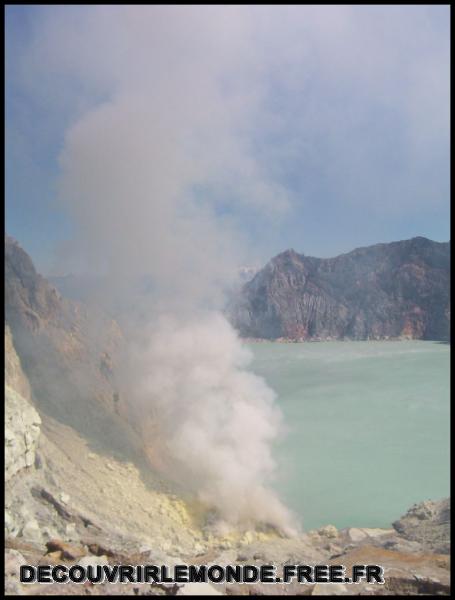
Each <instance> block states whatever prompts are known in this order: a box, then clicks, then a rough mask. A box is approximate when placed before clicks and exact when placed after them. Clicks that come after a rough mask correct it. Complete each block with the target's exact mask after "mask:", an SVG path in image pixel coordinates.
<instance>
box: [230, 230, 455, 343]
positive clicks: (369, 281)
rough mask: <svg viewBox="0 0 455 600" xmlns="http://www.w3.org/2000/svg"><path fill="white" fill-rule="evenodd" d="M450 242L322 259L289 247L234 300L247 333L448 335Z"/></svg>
mask: <svg viewBox="0 0 455 600" xmlns="http://www.w3.org/2000/svg"><path fill="white" fill-rule="evenodd" d="M449 293H450V243H449V242H447V243H438V242H432V241H431V240H428V239H426V238H421V237H419V238H413V239H411V240H405V241H402V242H393V243H391V244H377V245H375V246H370V247H367V248H358V249H357V250H353V251H352V252H350V253H348V254H343V255H341V256H338V257H336V258H330V259H319V258H313V257H307V256H304V255H300V254H297V253H296V252H294V251H293V250H288V251H286V252H283V253H282V254H279V255H278V256H276V257H275V258H274V259H272V260H271V261H270V262H269V263H268V264H267V265H266V266H265V267H264V269H262V270H261V271H259V272H258V273H257V274H256V276H255V277H254V278H253V279H252V280H251V281H249V282H248V283H246V284H245V285H244V286H243V289H242V292H241V295H240V297H239V298H237V299H236V300H235V301H233V302H232V303H231V305H230V306H229V309H228V312H229V314H230V317H231V320H232V322H233V324H234V326H235V327H236V328H237V329H238V330H239V331H240V333H241V334H242V335H243V336H245V337H252V338H265V339H278V338H288V339H294V340H309V339H358V340H362V339H388V338H397V337H405V338H412V339H434V340H448V339H449V326H450V308H449V306H450V297H449Z"/></svg>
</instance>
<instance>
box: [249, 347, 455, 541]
mask: <svg viewBox="0 0 455 600" xmlns="http://www.w3.org/2000/svg"><path fill="white" fill-rule="evenodd" d="M249 347H250V349H251V350H252V351H253V354H254V361H253V364H252V370H253V371H254V372H255V373H257V374H258V375H261V376H263V377H264V378H265V380H266V381H267V383H268V384H269V385H270V386H271V387H272V388H273V389H274V390H275V392H276V393H277V396H278V403H279V405H280V406H281V408H282V411H283V413H284V416H285V422H286V427H287V429H288V431H287V435H286V436H285V438H284V439H283V440H281V441H280V442H279V443H277V445H276V450H275V455H276V456H277V458H278V460H279V463H280V475H279V480H278V481H277V482H276V483H275V486H276V488H277V489H278V490H279V491H280V494H281V496H282V498H283V499H284V500H285V501H286V502H287V504H288V506H290V507H291V508H292V509H294V511H295V512H296V513H297V514H298V515H299V517H300V518H301V519H302V521H303V527H304V529H305V530H309V529H313V528H317V527H320V526H322V525H327V524H329V523H332V524H333V525H335V526H336V527H338V528H343V527H348V526H351V527H352V526H354V527H388V526H390V524H391V522H392V521H394V520H395V519H397V518H399V517H400V516H401V515H402V514H403V513H404V512H405V511H406V510H407V509H408V508H409V507H410V506H411V505H412V504H413V503H414V502H421V501H423V500H426V499H439V498H443V497H447V496H448V495H449V355H450V346H449V345H448V344H443V343H437V342H422V341H396V342H392V341H388V342H315V343H302V344H279V343H267V342H266V343H252V344H249Z"/></svg>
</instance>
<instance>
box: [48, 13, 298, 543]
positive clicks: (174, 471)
mask: <svg viewBox="0 0 455 600" xmlns="http://www.w3.org/2000/svg"><path fill="white" fill-rule="evenodd" d="M185 10H186V9H181V12H179V13H175V11H173V9H169V11H166V10H164V12H163V10H161V9H156V10H154V11H153V10H152V11H150V10H147V9H145V10H144V11H143V12H141V11H142V9H139V8H137V7H135V8H134V10H133V9H131V10H129V9H124V10H122V11H120V12H116V11H113V13H106V14H105V15H104V16H106V18H108V19H109V18H110V16H109V15H112V14H114V15H115V14H116V15H117V16H123V17H124V18H127V23H128V26H127V27H126V30H124V29H122V27H121V26H120V24H119V22H118V21H117V20H116V19H114V21H113V22H112V23H111V25H112V29H111V32H110V33H109V35H114V34H113V33H112V31H113V32H116V31H117V32H118V31H119V30H120V31H122V35H125V31H129V35H128V36H127V37H128V41H129V42H130V44H131V46H130V45H129V44H128V43H127V44H125V46H124V47H123V50H124V51H125V52H126V55H127V57H129V60H130V62H128V61H127V63H126V64H125V63H124V57H123V55H122V57H121V58H119V55H118V54H116V57H117V59H116V60H117V62H115V61H114V64H113V65H112V64H110V65H109V67H110V69H111V74H112V73H113V74H114V75H115V77H114V79H115V85H113V87H112V89H111V90H110V94H109V95H108V97H107V98H105V99H104V100H103V101H102V102H100V103H99V104H98V105H97V106H95V107H91V108H90V109H88V110H85V111H83V113H82V114H81V115H80V116H79V118H78V119H77V120H76V121H75V122H74V123H73V124H72V125H71V127H69V129H68V131H67V134H66V138H65V144H64V148H63V151H62V153H61V161H60V163H61V178H60V187H59V194H60V200H61V203H62V205H63V206H64V207H65V209H66V210H67V211H68V213H69V214H70V215H71V217H72V220H73V223H74V226H75V233H74V240H73V242H74V243H73V246H72V247H71V252H72V254H73V255H77V256H78V257H79V259H80V260H81V261H82V264H85V265H86V266H90V268H91V270H92V271H95V272H96V273H98V274H100V276H101V277H102V281H103V288H102V290H101V295H102V296H103V297H104V300H106V299H107V298H109V299H115V300H116V301H119V299H120V305H121V306H122V307H123V311H125V307H128V309H127V311H126V312H127V315H126V316H127V319H125V320H124V322H126V323H127V324H128V335H129V340H130V342H129V344H130V345H129V348H128V352H129V361H128V364H129V365H130V366H131V370H130V372H129V374H128V375H127V377H126V380H127V389H128V402H129V404H130V406H131V412H132V414H133V415H140V417H139V418H138V421H140V423H141V428H142V435H143V438H144V443H145V445H146V447H147V448H148V449H149V454H150V457H151V460H152V462H154V463H155V466H158V467H160V468H162V469H163V470H165V471H166V473H168V474H171V475H172V476H173V477H174V478H175V479H178V480H179V481H181V482H183V483H184V484H185V485H186V486H187V487H188V488H189V489H191V490H192V491H193V492H194V493H195V494H196V495H197V497H198V498H199V499H200V500H201V501H202V502H203V503H204V504H205V505H206V506H208V507H210V508H213V509H215V510H216V512H217V515H218V517H219V522H220V523H223V522H224V523H226V524H227V526H232V525H235V526H240V525H242V526H252V525H254V524H255V523H268V524H271V525H273V526H275V527H278V528H280V529H281V530H282V531H284V532H287V533H289V532H290V531H291V527H290V523H291V517H290V514H289V512H288V510H287V509H286V508H285V507H284V506H283V504H282V503H281V502H280V500H279V499H278V497H277V495H276V494H275V493H274V492H273V491H272V489H271V487H270V486H271V482H272V479H273V476H274V474H275V470H276V464H275V461H274V459H273V456H272V451H271V447H272V443H273V442H274V440H275V439H276V438H277V436H278V435H279V433H280V429H281V423H282V419H281V414H280V411H279V410H278V408H277V406H276V403H275V395H274V393H273V391H272V390H271V389H270V388H269V387H268V386H267V385H266V383H265V382H264V381H263V380H262V379H261V378H259V377H257V376H255V375H253V374H252V373H251V372H249V371H248V364H249V361H250V359H251V357H250V355H249V352H248V351H247V350H246V349H245V347H244V345H243V344H242V342H241V341H240V340H239V339H238V337H237V334H236V332H235V331H234V330H233V329H232V327H231V326H230V324H229V323H228V321H227V320H226V318H225V317H224V316H223V315H222V312H221V310H222V307H223V301H224V290H225V289H226V286H228V285H229V283H230V281H231V280H232V277H233V273H234V272H235V267H236V265H237V266H238V264H239V261H240V260H241V257H242V252H243V251H244V248H245V244H244V242H245V240H244V239H243V238H242V237H241V236H240V235H239V234H238V233H237V228H236V224H235V220H234V219H232V218H231V217H230V216H229V211H226V210H224V211H223V210H220V206H219V204H218V196H217V194H216V193H214V190H215V189H217V190H218V192H220V191H221V190H224V192H226V190H229V194H230V202H231V203H232V204H233V205H235V203H236V202H245V201H246V202H250V203H252V204H253V205H254V206H255V209H256V210H260V211H261V210H265V211H269V210H271V209H274V208H276V206H279V205H280V203H283V200H284V194H283V192H282V190H280V189H279V188H277V187H274V185H273V183H272V182H271V181H268V179H267V177H266V176H265V174H263V173H261V169H260V167H259V165H258V164H257V163H256V162H255V160H254V159H253V158H252V157H251V156H250V154H249V152H248V150H247V145H246V144H245V141H244V136H243V135H241V134H240V133H239V132H240V131H242V130H243V129H244V127H245V116H246V115H247V114H248V110H249V108H250V99H249V98H244V99H240V98H239V97H238V96H237V95H236V93H231V94H229V93H228V92H227V90H226V87H225V86H224V88H223V85H221V80H222V78H220V75H221V74H226V73H228V72H229V65H230V64H231V62H232V59H233V56H232V55H231V54H232V52H225V50H226V49H225V48H223V44H226V40H224V39H223V37H222V38H220V40H217V44H214V40H215V33H216V32H215V31H209V30H204V29H202V33H203V35H200V33H201V26H202V25H203V23H202V22H201V14H202V13H200V12H198V10H195V11H193V12H191V11H190V12H189V13H188V14H187V16H188V18H190V19H193V20H194V19H195V20H196V21H197V23H196V25H197V26H196V27H195V23H193V26H192V27H190V23H186V24H185V23H184V22H183V21H182V17H183V16H184V12H185ZM160 23H161V24H160ZM145 24H147V25H148V27H149V29H147V27H146V26H145ZM214 24H215V25H216V28H219V27H220V26H221V23H217V21H216V19H215V20H214ZM237 25H239V24H237ZM237 25H236V24H235V23H234V24H231V27H234V30H235V27H237ZM162 27H164V29H165V30H166V32H167V36H168V37H166V36H164V37H163V31H162ZM226 27H229V24H228V23H223V25H222V30H223V31H225V28H226ZM233 33H235V31H233ZM105 34H106V35H108V34H107V33H105ZM144 36H145V37H144ZM168 38H170V41H169V39H168ZM124 42H125V40H124V39H120V40H119V43H120V44H122V43H124ZM138 44H139V48H138ZM173 44H174V46H176V47H173ZM220 46H221V50H220ZM131 48H132V49H131ZM164 49H165V50H166V51H167V55H166V56H165V57H163V59H162V60H160V59H159V57H157V56H156V52H163V51H164ZM213 49H216V53H215V55H214V52H213ZM139 50H140V52H139ZM232 50H233V51H234V54H235V55H236V56H235V57H234V58H236V59H237V58H238V57H237V50H236V49H235V47H233V48H232ZM144 53H145V56H146V58H147V60H145V59H144ZM97 60H99V57H95V58H94V61H95V62H96V61H97ZM138 61H141V62H140V64H138ZM234 62H235V61H234ZM163 63H164V64H163ZM120 66H122V67H127V66H129V67H130V70H128V69H127V68H126V70H122V69H120ZM231 66H232V65H231ZM224 81H225V83H226V80H224ZM240 100H242V101H240ZM245 198H247V200H245ZM131 299H133V300H131Z"/></svg>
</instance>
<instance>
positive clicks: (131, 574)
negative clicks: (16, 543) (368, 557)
mask: <svg viewBox="0 0 455 600" xmlns="http://www.w3.org/2000/svg"><path fill="white" fill-rule="evenodd" d="M20 581H21V583H68V582H72V583H85V582H87V581H89V582H90V583H105V582H108V583H158V584H160V583H291V582H293V581H297V582H298V583H302V584H314V583H361V582H364V581H365V582H366V583H379V584H383V583H384V569H383V567H381V566H380V565H353V566H352V569H350V573H349V575H348V574H347V569H346V567H345V566H344V565H314V566H312V565H284V566H283V569H282V573H281V574H280V575H278V573H277V567H276V566H275V565H260V566H257V565H225V566H220V565H210V566H208V565H183V564H182V565H175V566H172V567H169V566H167V565H88V566H86V567H85V566H82V565H72V566H70V567H68V566H66V565H38V566H33V565H22V566H21V568H20Z"/></svg>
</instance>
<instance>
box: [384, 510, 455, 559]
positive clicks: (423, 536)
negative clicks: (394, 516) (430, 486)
mask: <svg viewBox="0 0 455 600" xmlns="http://www.w3.org/2000/svg"><path fill="white" fill-rule="evenodd" d="M393 527H394V528H395V529H396V531H397V532H398V533H399V534H400V535H401V536H402V537H403V538H405V539H406V540H409V541H413V542H418V543H419V544H421V545H422V546H423V548H424V549H425V550H427V551H433V552H439V553H441V554H448V553H449V551H450V498H446V499H444V500H439V501H430V500H427V501H425V502H422V503H420V504H415V505H414V506H412V507H411V508H410V509H409V510H408V512H407V513H406V514H405V515H404V516H403V517H401V518H400V519H398V520H397V521H395V522H394V523H393Z"/></svg>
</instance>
